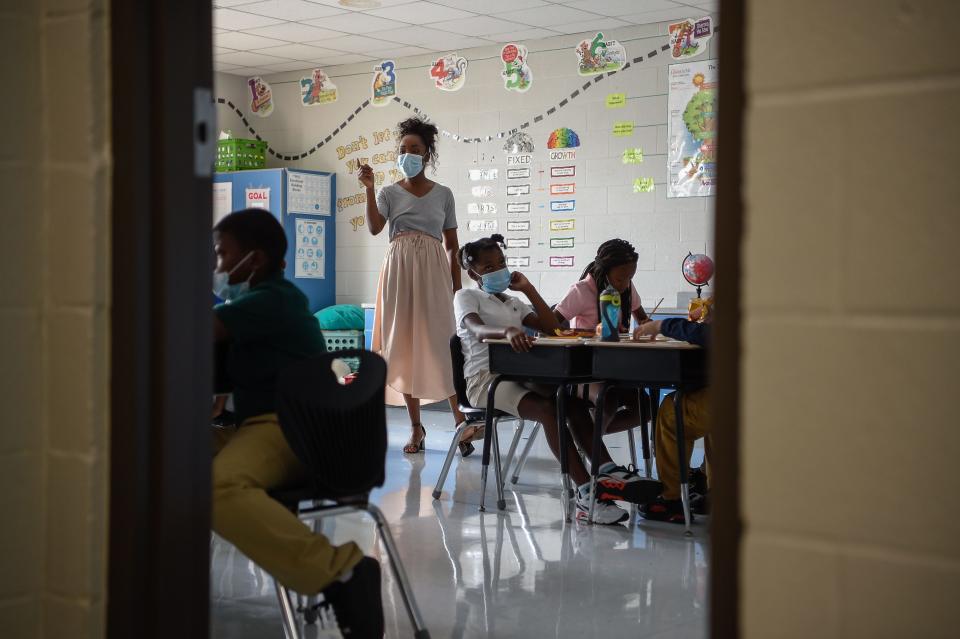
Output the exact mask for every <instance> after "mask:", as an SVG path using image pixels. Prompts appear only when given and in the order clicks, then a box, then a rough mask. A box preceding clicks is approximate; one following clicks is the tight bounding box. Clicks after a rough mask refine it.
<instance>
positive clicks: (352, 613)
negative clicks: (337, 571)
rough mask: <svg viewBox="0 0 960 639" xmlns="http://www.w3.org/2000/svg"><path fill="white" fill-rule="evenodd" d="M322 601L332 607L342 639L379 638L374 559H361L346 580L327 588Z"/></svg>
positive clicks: (377, 569) (377, 575) (381, 629)
mask: <svg viewBox="0 0 960 639" xmlns="http://www.w3.org/2000/svg"><path fill="white" fill-rule="evenodd" d="M323 598H324V600H325V601H326V602H327V603H328V604H329V605H330V607H332V608H333V612H334V614H335V615H336V617H337V626H339V628H340V634H342V635H343V637H344V639H382V638H383V633H384V623H383V601H382V599H381V594H380V564H379V563H378V562H377V560H376V559H374V558H373V557H364V558H363V559H361V560H360V563H358V564H357V565H356V566H354V567H353V574H352V575H351V577H350V579H348V580H347V581H346V582H343V581H335V582H333V583H332V584H330V585H329V586H327V588H326V590H324V591H323Z"/></svg>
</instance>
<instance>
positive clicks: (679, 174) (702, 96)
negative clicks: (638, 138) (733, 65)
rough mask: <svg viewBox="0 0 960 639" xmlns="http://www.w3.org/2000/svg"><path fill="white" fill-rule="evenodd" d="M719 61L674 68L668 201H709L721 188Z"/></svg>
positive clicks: (670, 80) (670, 118)
mask: <svg viewBox="0 0 960 639" xmlns="http://www.w3.org/2000/svg"><path fill="white" fill-rule="evenodd" d="M717 69H718V66H717V61H716V60H704V61H702V62H687V63H683V64H673V65H670V74H669V95H668V97H667V109H668V111H669V119H668V124H667V127H668V129H667V136H668V150H669V151H668V154H667V197H705V196H708V195H713V194H714V193H715V191H716V186H717V162H716V156H717Z"/></svg>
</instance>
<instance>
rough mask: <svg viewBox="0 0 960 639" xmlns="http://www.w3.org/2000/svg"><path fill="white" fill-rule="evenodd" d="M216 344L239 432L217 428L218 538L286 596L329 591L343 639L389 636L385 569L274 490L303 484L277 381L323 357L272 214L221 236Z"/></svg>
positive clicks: (226, 226)
mask: <svg viewBox="0 0 960 639" xmlns="http://www.w3.org/2000/svg"><path fill="white" fill-rule="evenodd" d="M213 243H214V250H215V252H216V260H217V267H216V270H215V271H214V273H213V282H214V286H213V292H214V294H215V295H216V296H217V297H219V298H220V299H222V300H224V303H223V304H218V305H217V306H214V308H213V332H214V340H215V341H216V342H218V343H223V342H226V343H227V346H228V347H227V357H226V363H225V365H226V375H227V377H228V378H229V380H230V382H231V383H232V385H233V397H234V406H235V412H236V418H237V424H238V425H239V426H238V427H237V428H236V429H235V430H226V429H216V430H215V449H216V453H215V457H214V460H213V530H214V531H215V532H216V533H217V534H218V535H220V536H221V537H223V538H224V539H226V540H227V541H229V542H230V543H232V544H233V545H234V546H236V547H237V548H238V549H239V550H240V551H241V552H243V553H244V554H245V555H247V556H248V557H249V558H250V559H252V560H253V561H255V562H256V563H257V564H259V565H260V566H261V567H262V568H263V569H264V570H266V571H267V572H269V573H270V574H271V575H273V577H274V578H275V579H277V580H278V581H279V582H280V583H281V584H283V585H285V586H287V587H288V588H290V589H292V590H294V591H296V592H298V593H301V594H304V595H313V594H316V593H319V592H323V593H324V598H325V599H326V600H327V601H329V602H330V603H331V604H332V606H333V608H334V612H335V613H336V616H337V621H338V623H339V624H340V629H341V632H343V634H344V636H345V637H382V636H383V606H382V602H381V595H380V565H379V563H377V561H376V560H375V559H373V558H371V557H364V555H363V553H362V552H361V550H360V548H359V547H358V546H357V545H356V544H355V543H353V542H350V543H346V544H343V545H342V546H334V545H332V544H331V543H330V542H329V540H328V539H327V538H326V537H324V536H323V535H319V534H315V533H313V532H312V531H311V530H310V529H309V528H308V527H307V526H306V525H304V524H303V522H301V521H300V520H299V519H298V518H297V517H296V516H295V515H294V514H293V513H291V512H290V511H289V510H287V509H286V508H285V507H284V506H283V505H281V504H280V503H279V502H277V501H275V500H273V499H271V498H270V497H269V496H268V495H267V491H268V490H270V489H271V488H275V487H278V486H283V485H289V484H296V483H298V482H299V481H301V480H303V479H305V476H306V469H305V468H304V467H303V466H302V464H301V463H300V461H299V460H298V459H297V458H296V456H295V455H294V453H293V451H292V450H291V449H290V446H289V445H288V444H287V441H286V439H285V438H284V436H283V432H282V431H281V429H280V424H279V421H278V419H277V413H276V392H277V376H278V375H279V373H280V371H281V370H283V369H284V368H285V367H286V366H287V365H289V364H290V363H291V362H294V361H296V360H300V359H306V358H310V357H315V356H317V355H319V354H321V353H323V352H324V350H325V348H324V342H323V336H322V335H321V333H320V326H319V324H318V323H317V320H316V318H315V317H314V316H313V315H311V314H310V312H309V309H308V307H307V298H306V296H304V294H303V293H301V292H300V290H299V289H297V287H296V286H294V285H293V283H291V282H289V281H287V280H286V279H284V277H283V259H284V254H285V253H286V251H287V239H286V236H285V235H284V232H283V227H281V226H280V223H279V222H278V221H277V220H276V218H274V217H273V215H272V214H270V213H269V212H267V211H264V210H262V209H248V210H246V211H238V212H236V213H231V214H230V215H228V216H226V217H225V218H223V219H222V220H221V221H220V222H219V223H218V224H217V225H216V226H215V227H214V229H213Z"/></svg>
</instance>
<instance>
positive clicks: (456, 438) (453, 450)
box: [433, 422, 475, 499]
mask: <svg viewBox="0 0 960 639" xmlns="http://www.w3.org/2000/svg"><path fill="white" fill-rule="evenodd" d="M473 426H475V424H470V423H467V422H464V423H462V424H460V426H459V427H458V428H457V432H456V433H454V435H453V441H451V442H450V449H449V450H448V451H447V458H446V459H444V460H443V468H441V469H440V476H439V477H437V485H436V486H434V487H433V498H434V499H440V493H441V491H443V484H444V483H446V481H447V473H449V472H450V464H452V463H453V456H454V455H456V454H457V444H459V443H460V436H461V435H462V434H463V431H464V430H466V429H467V428H471V427H473Z"/></svg>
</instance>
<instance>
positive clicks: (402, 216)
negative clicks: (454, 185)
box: [377, 184, 457, 240]
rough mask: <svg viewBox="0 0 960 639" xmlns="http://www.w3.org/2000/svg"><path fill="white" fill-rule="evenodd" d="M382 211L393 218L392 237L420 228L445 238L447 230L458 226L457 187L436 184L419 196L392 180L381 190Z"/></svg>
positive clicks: (378, 201) (378, 200) (381, 213)
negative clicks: (391, 182) (455, 189)
mask: <svg viewBox="0 0 960 639" xmlns="http://www.w3.org/2000/svg"><path fill="white" fill-rule="evenodd" d="M377 208H378V209H379V210H380V215H382V216H383V217H385V218H387V220H389V221H390V239H393V237H394V236H395V235H396V234H397V233H402V232H403V231H420V232H421V233H426V234H427V235H432V236H433V237H435V238H437V239H438V240H443V232H444V231H446V230H447V229H455V228H457V212H456V207H455V205H454V201H453V191H451V190H450V189H449V188H447V187H445V186H443V185H442V184H434V185H433V188H432V189H430V190H429V191H428V192H427V194H426V195H424V196H423V197H417V196H416V195H413V194H412V193H410V191H408V190H406V189H405V188H403V187H402V186H400V185H399V184H388V185H387V186H385V187H383V188H382V189H380V192H379V193H377Z"/></svg>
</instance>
